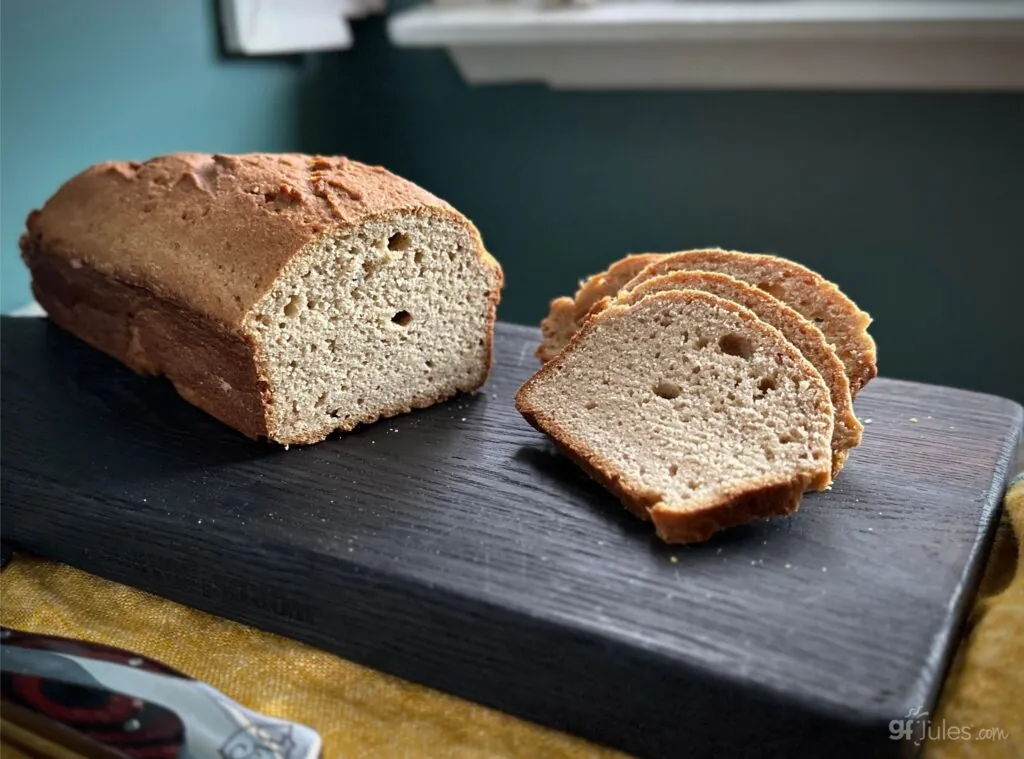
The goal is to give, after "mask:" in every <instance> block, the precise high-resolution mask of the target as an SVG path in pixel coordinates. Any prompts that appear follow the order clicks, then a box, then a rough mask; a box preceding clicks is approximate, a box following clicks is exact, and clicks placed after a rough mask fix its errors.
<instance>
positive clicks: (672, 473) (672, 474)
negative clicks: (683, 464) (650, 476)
mask: <svg viewBox="0 0 1024 759" xmlns="http://www.w3.org/2000/svg"><path fill="white" fill-rule="evenodd" d="M668 474H669V476H670V477H675V476H676V475H677V474H679V467H678V466H676V465H675V464H669V465H668Z"/></svg>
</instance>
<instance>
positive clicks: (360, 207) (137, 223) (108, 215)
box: [22, 153, 500, 329]
mask: <svg viewBox="0 0 1024 759" xmlns="http://www.w3.org/2000/svg"><path fill="white" fill-rule="evenodd" d="M399 213H411V214H417V215H426V216H436V217H441V218H445V219H448V220H449V221H452V220H454V221H456V222H457V223H459V224H462V225H464V226H465V227H466V228H468V229H470V230H471V231H472V235H473V238H474V239H475V240H476V242H477V246H476V247H477V249H476V250H475V251H467V255H475V256H476V257H477V258H479V259H480V261H481V263H482V264H483V265H484V266H487V267H489V268H492V269H493V270H495V271H496V272H498V276H499V279H500V267H499V266H498V264H497V262H496V261H495V260H494V259H493V258H492V257H491V256H490V255H489V254H488V253H487V252H486V250H485V249H484V247H483V243H482V241H481V240H480V235H479V232H478V231H477V230H476V228H475V227H474V226H473V225H472V223H471V222H470V221H469V220H468V219H466V218H465V217H464V216H462V215H461V214H459V213H458V212H457V211H455V209H453V208H452V207H451V206H449V205H448V204H447V203H445V202H444V201H442V200H440V199H439V198H437V197H435V196H433V195H431V194H430V193H429V192H427V191H426V190H423V189H422V188H420V187H418V186H416V185H415V184H413V183H412V182H409V181H407V180H405V179H402V178H401V177H398V176H395V175H394V174H392V173H390V172H389V171H387V170H386V169H384V168H381V167H379V166H367V165H365V164H361V163H357V162H356V161H351V160H348V159H346V158H343V157H324V156H305V155H300V154H248V155H237V156H231V155H219V154H218V155H207V154H201V153H177V154H172V155H167V156H160V157H157V158H153V159H151V160H149V161H146V162H145V163H138V162H134V161H132V162H108V163H101V164H97V165H95V166H92V167H90V168H88V169H86V170H85V171H83V172H82V173H80V174H79V175H77V176H75V177H74V178H72V179H70V180H69V181H68V182H66V183H65V184H64V185H63V186H62V187H61V188H60V189H59V190H58V191H57V193H56V194H55V195H54V196H53V197H52V198H50V200H49V201H47V203H46V204H45V205H44V206H43V208H42V210H40V211H34V212H33V213H32V214H31V215H30V216H29V219H28V231H27V233H26V235H25V236H24V237H23V239H22V249H23V250H26V249H28V248H30V247H31V248H33V249H36V250H45V251H47V253H48V254H50V255H56V256H60V257H62V258H64V259H66V260H67V261H68V262H69V263H70V265H71V266H72V267H75V268H78V267H81V266H83V265H88V266H89V267H91V268H93V269H95V270H97V271H99V272H100V273H102V274H105V275H107V276H111V277H114V278H116V279H119V280H122V281H124V282H126V283H129V284H135V285H139V286H141V287H144V288H146V289H148V290H150V291H152V292H154V293H155V294H157V295H159V296H161V297H163V298H166V299H168V300H170V301H172V302H177V303H179V304H181V305H183V306H184V307H186V308H188V309H190V310H193V311H196V312H199V313H201V314H204V315H206V316H209V317H212V318H213V319H215V320H216V321H219V322H221V323H223V324H225V325H226V326H228V327H229V328H233V329H237V328H240V327H241V325H242V324H243V321H244V319H245V316H246V314H247V313H248V312H249V311H250V309H251V308H252V307H253V306H254V305H255V304H256V303H257V302H258V301H259V300H260V299H261V298H262V297H263V296H264V295H265V294H266V293H267V292H268V291H269V290H270V289H271V287H272V286H273V283H274V281H275V279H277V277H278V275H279V274H280V273H281V271H282V270H283V269H284V268H285V267H286V266H287V265H288V263H289V262H290V261H291V260H292V259H293V258H294V257H295V256H296V255H298V254H299V253H300V252H301V251H302V250H303V249H304V248H306V246H308V245H310V244H311V243H315V242H316V241H318V240H320V239H321V238H323V237H324V236H326V235H329V234H331V233H332V232H333V231H338V230H341V229H346V228H350V227H352V226H356V225H359V224H360V223H362V222H364V221H367V220H370V219H375V218H387V217H391V216H393V215H395V214H399Z"/></svg>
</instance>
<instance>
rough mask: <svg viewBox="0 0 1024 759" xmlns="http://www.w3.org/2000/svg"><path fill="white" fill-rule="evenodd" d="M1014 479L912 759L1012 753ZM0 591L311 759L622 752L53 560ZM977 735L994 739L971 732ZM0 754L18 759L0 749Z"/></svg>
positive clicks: (21, 570)
mask: <svg viewBox="0 0 1024 759" xmlns="http://www.w3.org/2000/svg"><path fill="white" fill-rule="evenodd" d="M1015 482H1016V484H1015V485H1014V486H1013V487H1012V488H1011V489H1010V491H1009V493H1008V494H1007V497H1006V502H1005V504H1006V508H1005V511H1004V518H1003V523H1002V525H1001V526H1000V529H999V534H998V536H997V539H996V544H995V546H994V548H993V551H992V554H991V557H990V560H989V563H988V567H987V570H986V573H985V577H984V579H983V581H982V585H981V591H980V593H979V596H978V599H977V601H976V603H975V606H974V609H973V611H972V613H971V617H970V621H969V623H968V627H967V631H966V635H965V637H964V639H963V641H962V643H961V646H960V650H959V652H958V654H957V657H956V660H955V662H954V664H953V667H952V670H951V672H950V675H949V677H948V679H947V681H946V687H945V689H944V692H943V694H942V698H941V702H940V706H939V709H938V711H937V712H936V713H935V714H934V715H932V722H931V725H930V726H929V727H928V734H929V739H928V741H927V742H926V743H925V751H924V756H925V758H926V759H958V758H959V757H964V758H965V759H966V758H967V757H989V756H991V757H1019V756H1024V709H1022V708H1021V704H1024V571H1021V570H1020V568H1019V565H1018V561H1017V550H1018V549H1017V541H1016V540H1015V538H1014V531H1015V530H1016V534H1017V535H1024V477H1020V478H1018V479H1017V480H1016V481H1015ZM0 594H2V599H3V603H2V605H0V624H3V625H7V626H10V627H14V628H18V629H22V630H27V631H30V632H39V633H50V634H53V635H63V636H68V637H74V638H80V639H84V640H89V641H94V642H98V643H105V644H108V645H113V646H117V647H120V648H126V649H129V650H131V651H135V652H137V653H139V654H142V655H143V656H148V657H151V658H154V659H157V660H160V661H162V662H164V663H165V664H167V665H168V666H170V667H173V668H175V669H178V670H181V671H182V672H185V673H187V674H189V675H191V676H192V677H195V678H196V679H198V680H203V681H205V682H208V683H210V684H211V685H212V686H214V687H215V688H217V689H219V690H222V691H223V692H224V693H226V694H227V695H229V696H231V697H232V698H234V699H236V700H237V701H239V702H241V703H242V704H244V705H246V706H248V707H250V708H252V709H255V710H256V711H260V712H264V713H267V714H270V715H273V716H277V717H282V718H286V719H291V720H295V721H297V722H301V723H304V724H307V725H309V726H311V727H313V728H315V729H316V730H317V731H318V732H319V733H320V735H321V736H322V738H323V740H324V759H360V758H362V757H367V758H370V757H374V758H376V757H382V756H387V757H403V758H404V759H418V758H419V757H430V759H463V758H466V759H468V758H469V757H474V758H477V757H496V758H497V757H502V758H504V757H523V758H524V759H534V758H535V757H545V759H559V758H563V759H570V757H588V758H590V757H593V758H596V759H602V758H604V757H608V758H611V757H622V756H623V755H622V754H619V753H617V752H613V751H610V750H608V749H603V748H600V747H598V746H595V745H593V744H590V743H587V742H585V741H582V740H579V739H577V738H573V737H571V736H567V735H562V734H559V733H557V732H554V731H551V730H548V729H546V728H542V727H538V726H536V725H533V724H531V723H528V722H524V721H522V720H519V719H515V718H513V717H510V716H507V715H504V714H501V713H499V712H496V711H494V710H491V709H486V708H484V707H481V706H477V705H475V704H472V703H468V702H466V701H462V700H460V699H458V698H455V697H452V696H448V695H445V694H442V693H438V692H436V691H433V690H430V689H428V688H424V687H421V686H418V685H413V684H411V683H408V682H405V681H403V680H400V679H398V678H395V677H391V676H388V675H384V674H381V673H379V672H375V671H373V670H370V669H367V668H365V667H361V666H359V665H357V664H353V663H351V662H348V661H345V660H343V659H339V658H337V657H335V656H331V655H329V654H326V653H323V652H321V651H318V650H316V649H313V648H310V647H308V646H305V645H302V644H300V643H295V642H293V641H290V640H287V639H285V638H281V637H278V636H276V635H271V634H269V633H264V632H260V631H258V630H255V629H253V628H251V627H247V626H245V625H240V624H236V623H234V622H229V621H227V620H224V619H220V618H218V617H214V616H211V615H209V614H205V613H203V612H200V611H196V610H194V609H189V608H187V607H185V606H181V605H180V604H176V603H173V602H171V601H166V600H163V599H160V598H157V597H155V596H151V595H148V594H146V593H142V592H140V591H137V590H134V589H132V588H128V587H126V586H123V585H118V584H116V583H112V582H108V581H106V580H102V579H100V578H97V577H94V576H91V575H88V574H85V573H83V572H80V571H78V570H76V569H73V568H71V567H68V566H65V565H61V564H55V563H52V562H48V561H44V560H40V559H32V558H27V557H23V556H19V557H15V559H14V560H13V561H12V563H11V564H10V565H9V566H8V568H7V569H5V570H3V572H2V573H0ZM952 728H957V729H956V730H953V729H952ZM965 728H966V729H967V730H965ZM988 729H996V730H1001V731H1003V735H1002V736H996V737H993V738H990V739H989V738H985V739H978V737H979V736H981V735H988V733H986V732H983V731H985V730H988ZM968 732H969V733H970V735H972V737H973V738H975V739H974V740H967V739H966V738H965V735H967V734H968ZM3 754H4V757H5V758H6V757H13V758H14V759H20V757H19V755H18V753H17V752H15V751H13V750H11V747H10V746H4V752H3Z"/></svg>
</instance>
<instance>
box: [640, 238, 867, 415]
mask: <svg viewBox="0 0 1024 759" xmlns="http://www.w3.org/2000/svg"><path fill="white" fill-rule="evenodd" d="M673 271H711V272H719V273H721V274H728V275H730V276H732V277H735V278H736V279H740V280H742V281H744V282H748V283H749V284H752V285H754V286H755V287H759V288H760V289H762V290H764V291H765V292H766V293H769V294H770V295H773V296H775V297H776V298H778V299H779V300H781V301H782V302H783V303H785V304H786V305H788V306H789V307H790V308H792V309H793V310H794V311H796V312H797V313H799V314H800V315H801V316H803V317H804V318H806V319H808V320H809V321H811V322H813V323H814V324H815V325H816V326H817V327H818V328H819V329H820V330H821V331H822V333H823V334H824V335H825V339H826V340H828V342H829V344H831V345H832V346H833V347H834V348H835V349H836V353H837V354H838V355H839V359H840V360H841V361H842V362H843V366H845V367H846V376H847V377H848V378H849V381H850V392H851V394H852V395H854V396H856V395H857V393H858V392H860V390H861V389H862V388H863V387H864V386H865V385H866V384H867V383H868V382H870V381H871V380H872V379H873V378H874V377H875V375H877V374H878V365H877V362H876V357H875V353H876V349H875V341H874V340H873V339H872V338H871V335H869V334H868V332H867V328H868V325H870V324H871V317H870V316H869V315H868V314H867V313H865V312H864V311H861V310H860V309H859V308H858V307H857V304H856V303H854V302H853V301H852V300H850V299H849V298H848V297H847V296H846V295H845V294H844V293H843V292H842V291H841V290H840V289H839V288H838V287H837V286H836V285H835V284H833V283H832V282H829V281H828V280H826V279H825V278H824V277H822V276H821V275H820V274H817V273H816V272H813V271H811V270H810V269H808V268H807V267H805V266H801V265H800V264H797V263H794V262H792V261H788V260H786V259H784V258H779V257H777V256H767V255H760V254H754V253H740V252H738V251H730V250H718V249H714V250H688V251H683V252H681V253H672V254H669V255H665V256H660V257H658V258H657V259H655V260H654V261H652V262H651V263H650V264H649V265H648V266H646V267H644V269H643V270H642V271H641V272H640V273H639V274H638V275H637V276H636V277H635V278H634V279H632V280H631V281H630V282H627V283H626V284H625V285H624V286H623V289H625V290H630V289H632V288H633V287H635V286H636V285H638V284H639V283H640V282H643V281H644V280H646V279H650V278H651V277H657V276H659V275H661V274H667V273H669V272H673Z"/></svg>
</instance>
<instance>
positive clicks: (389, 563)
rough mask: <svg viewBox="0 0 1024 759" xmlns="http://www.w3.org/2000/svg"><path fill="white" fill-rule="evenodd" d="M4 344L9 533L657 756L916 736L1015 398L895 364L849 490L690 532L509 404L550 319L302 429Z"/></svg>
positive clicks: (976, 564)
mask: <svg viewBox="0 0 1024 759" xmlns="http://www.w3.org/2000/svg"><path fill="white" fill-rule="evenodd" d="M2 339H3V378H2V379H3V394H2V425H3V436H2V457H3V475H2V481H3V489H2V497H3V512H2V519H3V524H2V528H3V537H4V540H5V541H10V542H12V543H13V544H14V545H15V546H16V547H17V548H20V549H24V550H27V551H31V552H34V553H37V554H42V555H44V556H50V557H54V558H57V559H60V560H62V561H66V562H69V563H71V564H73V565H76V566H79V567H81V568H83V569H86V570H88V571H90V572H94V573H96V574H98V575H102V576H104V577H109V578H111V579H114V580H118V581H121V582H125V583H128V584H131V585H135V586H137V587H139V588H143V589H145V590H148V591H151V592H154V593H158V594H160V595H163V596H166V597H168V598H172V599H175V600H177V601H181V602H183V603H186V604H190V605H192V606H196V607H198V608H201V609H205V610H208V611H211V612H214V613H217V614H221V615H223V616H226V617H231V618H233V619H237V620H241V621H243V622H248V623H252V624H254V625H258V626H260V627H262V628H265V629H267V630H272V631H274V632H278V633H281V634H284V635H288V636H291V637H293V638H297V639H299V640H303V641H306V642H309V643H312V644H313V645H316V646H320V647H322V648H324V649H327V650H330V651H333V652H336V653H338V654H340V655H342V656H345V657H348V658H350V659H353V660H355V661H358V662H361V663H363V664H367V665H369V666H371V667H375V668H377V669H380V670H384V671H386V672H391V673H394V674H397V675H400V676H402V677H406V678H409V679H411V680H414V681H417V682H421V683H425V684H427V685H431V686H433V687H435V688H438V689H441V690H444V691H448V692H451V693H455V694H457V695H460V696H463V697H465V698H468V699H472V700H474V701H478V702H481V703H484V704H488V705H491V706H494V707H497V708H498V709H501V710H504V711H507V712H510V713H513V714H517V715H521V716H523V717H526V718H528V719H531V720H534V721H537V722H540V723H543V724H546V725H551V726H554V727H556V728H559V729H562V730H566V731H570V732H573V733H577V734H580V735H583V736H586V737H589V738H591V739H594V740H596V741H599V742H601V743H605V744H609V745H613V746H617V747H620V748H623V749H626V750H627V751H630V752H634V753H636V754H640V755H646V756H684V755H685V756H725V755H728V756H766V755H790V754H794V753H795V752H796V751H798V750H801V751H803V752H806V751H807V750H808V749H813V750H812V753H814V754H815V755H819V756H830V757H839V756H856V757H864V756H873V755H878V756H882V755H899V754H903V753H906V752H909V751H911V750H912V749H913V748H914V747H913V745H912V743H911V742H910V741H906V740H901V741H894V740H891V739H890V731H889V722H890V720H894V719H901V718H905V717H906V716H907V714H908V711H909V710H910V709H912V708H921V709H925V710H927V709H930V708H931V707H932V706H933V704H934V701H935V698H936V695H937V692H938V689H939V687H940V684H941V682H942V678H943V676H944V673H945V670H946V666H947V664H948V661H949V658H950V655H951V652H952V650H953V648H954V646H955V640H956V636H957V634H958V629H959V627H960V625H961V622H962V621H963V618H964V613H965V610H966V609H967V606H968V603H969V600H970V596H971V594H972V593H973V591H974V588H975V587H976V583H977V581H978V578H979V574H980V570H981V568H982V563H983V559H984V553H985V551H986V549H987V547H988V544H989V540H990V538H991V536H992V533H993V529H994V526H995V523H996V519H997V512H998V503H999V499H1000V496H1001V494H1002V492H1003V489H1004V487H1005V483H1006V479H1007V477H1008V475H1009V468H1010V463H1011V461H1012V458H1013V455H1014V452H1015V449H1016V445H1017V441H1018V438H1019V435H1020V430H1021V420H1022V411H1021V407H1020V406H1019V405H1017V404H1015V403H1012V402H1010V401H1007V400H1004V399H1000V398H995V397H991V396H986V395H978V394H975V393H970V392H965V391H960V390H951V389H948V388H941V387H932V386H927V385H920V384H914V383H909V382H899V381H890V380H885V379H879V380H876V381H875V382H874V383H872V385H871V386H870V387H869V388H868V389H867V390H866V391H865V392H864V393H863V394H862V395H861V397H860V398H858V400H857V411H858V413H859V415H860V416H861V418H862V419H863V420H864V421H865V422H867V423H868V424H867V431H866V435H865V439H864V444H863V445H862V446H861V448H860V449H858V450H856V451H854V454H853V456H852V457H851V459H850V461H849V463H848V465H847V467H846V469H845V470H844V471H843V473H842V474H841V475H840V477H839V478H838V480H837V481H836V483H835V485H834V487H833V489H832V490H831V491H830V492H826V493H822V494H816V495H811V496H809V497H807V498H806V499H805V501H804V504H803V506H802V507H801V509H800V512H799V513H798V514H797V515H796V516H794V517H792V518H789V519H784V520H779V521H774V522H770V523H763V524H759V525H754V526H749V527H744V528H739V529H735V530H732V531H730V532H728V533H725V534H723V535H721V536H719V537H717V538H716V539H714V540H712V541H711V542H709V543H707V544H704V545H699V546H693V547H686V548H680V547H671V546H666V545H663V544H661V543H660V542H659V541H658V540H657V539H656V538H654V537H653V535H652V532H651V529H650V527H649V526H648V525H646V524H644V523H642V522H640V521H638V520H636V519H635V518H633V517H632V516H630V515H628V514H627V513H626V512H625V511H624V510H623V509H622V507H621V506H619V505H618V503H617V502H616V501H615V500H614V499H613V498H611V497H610V496H609V495H608V494H606V493H605V492H604V491H603V490H602V489H601V488H599V487H597V486H596V485H595V484H593V483H592V482H591V481H590V480H588V479H587V477H586V476H584V475H583V474H582V473H581V472H580V471H579V470H578V469H577V468H576V467H575V466H574V465H572V464H571V463H569V462H568V461H567V460H566V459H565V458H563V457H562V456H561V455H559V454H558V453H557V452H556V451H555V450H554V449H553V448H552V447H551V445H550V444H549V443H548V442H547V440H546V439H545V438H544V437H543V436H542V435H540V434H539V433H537V432H535V431H534V430H533V429H531V428H530V427H529V426H527V425H526V423H525V422H524V421H523V420H522V419H521V418H520V416H519V415H518V413H517V412H516V411H515V409H514V408H513V406H512V396H513V394H514V392H515V390H516V388H517V387H518V386H519V385H520V383H521V382H522V381H523V380H525V379H526V378H527V377H528V376H529V375H530V374H531V373H532V372H533V371H534V370H535V369H536V368H537V363H536V360H535V359H534V357H533V355H532V351H533V348H534V346H535V344H536V342H537V340H538V333H537V331H536V330H533V329H528V328H525V327H516V326H509V325H500V326H499V332H498V341H497V363H496V366H495V370H494V374H493V376H492V378H491V380H490V382H489V384H488V385H487V386H486V388H485V390H484V391H483V392H481V393H480V394H478V395H476V396H474V397H469V398H463V399H461V400H456V401H453V402H450V403H447V404H444V405H440V406H436V407H434V408H432V409H428V410H425V411H422V412H417V413H413V414H410V415H407V416H403V417H400V418H396V419H392V420H386V421H383V422H380V423H378V424H376V425H373V426H370V427H367V428H365V429H361V430H359V431H357V432H355V433H353V434H350V435H348V436H345V437H338V438H335V439H332V440H329V441H327V442H325V443H322V444H320V445H317V446H312V447H307V448H292V449H291V450H287V451H286V450H282V449H280V448H277V447H275V446H272V445H268V444H259V443H254V442H251V441H249V440H246V439H244V438H242V437H241V436H240V435H238V434H236V433H235V432H233V431H232V430H230V429H227V428H225V427H223V426H222V425H220V424H219V423H218V422H216V421H214V420H212V419H210V418H208V417H207V416H205V415H204V414H203V413H201V412H200V411H198V410H196V409H194V408H192V407H191V406H189V405H188V404H186V403H184V402H183V401H181V400H180V399H179V398H177V396H175V395H174V393H173V391H172V390H171V388H170V386H169V385H168V384H167V383H166V382H164V381H163V380H154V379H145V378H140V377H136V376H134V375H133V374H131V373H130V372H128V371H127V370H125V369H123V368H122V367H121V366H119V365H118V364H116V363H115V362H114V361H112V360H110V359H108V358H106V357H105V356H102V355H99V354H97V353H95V352H93V351H92V350H91V349H89V348H87V347H86V346H84V345H83V344H81V343H79V342H78V341H76V340H75V339H73V338H71V337H69V336H67V335H65V334H63V333H61V332H60V331H59V330H57V329H56V328H55V327H52V326H50V325H49V324H48V323H47V322H45V321H43V320H28V319H23V320H17V319H4V321H3V330H2ZM157 622H158V621H157Z"/></svg>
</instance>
